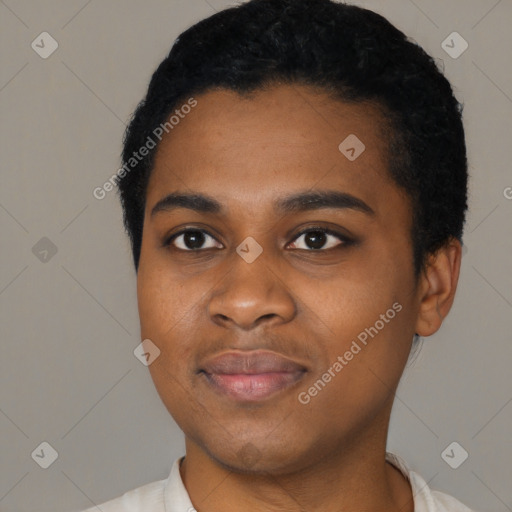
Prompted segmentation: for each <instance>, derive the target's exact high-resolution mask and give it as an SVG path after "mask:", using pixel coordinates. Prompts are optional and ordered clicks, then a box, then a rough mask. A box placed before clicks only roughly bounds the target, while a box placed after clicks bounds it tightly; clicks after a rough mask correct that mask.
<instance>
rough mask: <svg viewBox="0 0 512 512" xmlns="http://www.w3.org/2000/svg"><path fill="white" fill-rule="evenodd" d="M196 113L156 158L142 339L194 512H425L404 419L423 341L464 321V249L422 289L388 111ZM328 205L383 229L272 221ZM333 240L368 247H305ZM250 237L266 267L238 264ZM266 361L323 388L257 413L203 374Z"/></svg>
mask: <svg viewBox="0 0 512 512" xmlns="http://www.w3.org/2000/svg"><path fill="white" fill-rule="evenodd" d="M196 99H197V102H198V104H197V106H196V107H195V108H194V109H193V110H192V112H191V113H190V114H188V115H187V116H186V117H185V119H183V120H181V121H180V123H179V125H177V126H176V127H175V128H174V129H173V130H172V131H171V132H170V133H169V134H168V135H167V136H166V138H164V139H163V140H162V142H161V143H160V146H159V148H158V152H157V155H156V159H155V166H154V170H153V172H152V175H151V177H150V180H149V183H148V188H147V198H146V210H145V219H144V227H143V240H142V251H141V257H140V264H139V270H138V277H137V287H138V301H139V313H140V321H141V332H142V337H143V339H146V338H149V339H151V340H152V341H153V343H155V345H157V346H158V347H159V349H160V350H161V354H160V356H159V357H158V358H157V359H156V360H155V361H154V362H153V363H152V364H151V365H150V367H149V368H150V372H151V376H152V378H153V381H154V383H155V386H156V389H157V391H158V393H159V395H160V397H161V399H162V401H163V402H164V404H165V406H166V407H167V409H168V410H169V412H170V413H171V415H172V416H173V417H174V419H175V420H176V422H177V423H178V425H179V426H180V427H181V429H182V430H183V432H184V433H185V440H186V458H185V459H184V462H183V464H182V465H181V469H180V470H181V475H182V478H183V481H184V483H185V486H186V488H187V490H188V492H189V495H190V497H191V500H192V502H193V504H194V507H195V508H196V509H197V510H198V511H199V512H205V511H206V512H215V511H224V512H225V511H235V510H248V511H253V510H254V511H256V510H257V511H283V510H284V511H302V510H307V511H319V510H322V511H323V512H331V511H339V510H343V511H352V510H354V511H355V510H357V511H364V510H379V511H382V512H386V511H392V510H393V511H396V510H400V511H402V512H412V511H413V501H412V493H411V488H410V485H409V483H408V482H407V480H406V479H405V478H404V477H403V476H402V475H401V473H400V472H398V471H397V470H396V469H395V468H393V466H391V465H390V464H388V463H386V462H385V449H386V437H387V431H388V425H389V418H390V413H391V407H392V403H393V398H394V392H395V390H396V387H397V385H398V382H399V379H400V377H401V375H402V372H403V370H404V366H405V364H406V362H407V358H408V355H409V351H410V347H411V342H412V338H413V335H414V333H415V332H416V333H418V334H419V335H421V336H429V335H431V334H433V333H434V332H436V331H437V330H438V329H439V327H440V325H441V323H442V320H443V318H444V317H445V316H446V315H447V314H448V312H449V310H450V308H451V305H452V302H453V298H454V294H455V291H456V286H457V280H458V276H459V268H460V260H461V246H460V243H459V242H458V241H456V240H449V241H448V242H447V243H446V245H445V246H444V247H443V248H442V249H440V250H439V251H438V252H437V253H436V254H433V255H430V259H429V262H428V265H427V267H426V268H425V269H424V271H423V272H422V273H421V275H420V276H419V277H418V278H415V276H414V272H413V259H412V254H413V252H412V245H411V240H410V229H411V224H410V222H411V204H410V201H409V198H408V197H407V196H406V195H405V194H404V193H403V192H402V190H401V189H400V188H398V187H397V186H396V185H395V184H394V182H393V181H392V180H391V179H390V178H389V177H388V174H387V168H388V166H387V160H386V155H387V153H386V147H387V145H386V140H385V135H384V134H385V131H384V130H382V131H381V127H382V126H383V120H382V117H381V114H380V112H379V110H378V109H377V108H376V107H375V106H372V105H370V104H358V105H354V104H352V105H349V104H346V103H343V102H340V101H334V100H333V99H330V98H329V97H328V96H326V95H325V94H323V93H322V92H321V91H317V90H315V89H312V88H310V87H305V86H299V85H293V86H292V85H282V86H275V87H273V88H270V89H267V90H265V91H258V92H256V93H255V94H253V95H251V96H247V97H241V96H239V95H238V94H236V93H234V92H231V91H225V90H217V91H210V92H206V93H204V94H202V95H200V96H197V97H196ZM349 134H356V135H357V136H358V138H359V139H360V140H362V141H363V143H364V144H365V147H366V149H365V151H364V152H363V153H362V154H361V155H360V156H359V157H358V158H357V159H356V160H354V161H352V162H351V161H349V160H348V159H347V158H346V157H345V156H344V155H343V154H342V153H341V152H340V150H339V149H338V145H339V144H340V142H341V141H343V140H344V139H345V138H346V137H347V136H348V135H349ZM312 190H314V191H318V190H322V191H326V190H327V191H329V190H330V191H340V192H345V193H348V194H351V195H353V196H355V197H357V198H359V199H360V200H362V201H364V202H365V203H366V204H367V205H368V206H370V207H371V209H372V210H373V212H374V214H372V215H370V214H367V213H365V212H362V211H359V210H356V209H352V208H322V209H317V210H309V211H302V212H300V211H299V212H293V213H282V214H276V212H275V211H274V209H273V203H274V201H276V200H277V199H279V198H282V197H285V196H288V195H290V194H294V193H298V192H303V191H312ZM171 192H180V193H196V194H205V195H208V196H209V197H211V198H214V199H215V200H217V201H218V202H219V203H221V205H222V208H223V212H222V213H221V214H219V213H204V212H198V211H193V210H191V209H188V208H181V207H180V208H173V209H169V210H161V211H159V212H157V213H155V214H154V215H152V214H151V212H152V209H153V207H154V206H155V205H156V204H157V203H158V202H159V201H160V200H161V199H162V198H163V197H165V196H166V195H167V194H170V193H171ZM318 226H320V227H324V228H331V229H333V230H335V231H338V232H340V233H341V234H342V235H345V236H347V237H349V238H350V239H352V240H353V241H354V242H353V243H352V244H350V243H346V242H344V241H343V240H340V239H338V238H337V237H336V236H333V235H326V238H325V243H324V246H325V247H327V248H323V247H324V246H322V248H320V249H318V248H317V249H314V248H312V247H311V244H310V243H309V242H308V240H309V239H308V235H307V233H306V234H305V235H304V234H303V235H300V233H302V232H303V230H304V229H306V228H317V231H318ZM184 228H190V229H191V230H194V229H196V230H197V229H199V228H200V229H204V230H206V231H207V232H208V235H206V236H205V238H204V243H203V245H201V244H199V249H198V248H195V249H192V250H190V249H189V250H188V251H187V250H186V249H187V248H189V247H190V244H188V245H187V243H186V239H185V237H184V236H179V237H178V238H175V239H174V240H173V242H172V243H170V244H169V245H168V246H165V244H164V242H165V241H166V240H168V239H169V237H170V236H171V235H173V234H176V233H178V232H180V231H181V230H182V229H184ZM312 231H314V229H312ZM247 237H252V238H254V239H255V240H256V241H257V242H258V244H259V245H260V246H261V247H262V249H263V252H262V254H261V255H260V256H259V257H258V258H257V259H256V260H255V261H254V262H252V263H247V262H246V261H245V260H244V259H243V258H242V257H240V256H239V254H238V253H237V252H236V248H237V247H238V246H239V245H240V244H241V242H242V241H244V240H245V239H246V238H247ZM187 240H189V241H190V238H187ZM322 240H323V239H322ZM320 245H322V244H320ZM192 247H197V246H192ZM394 303H399V304H400V305H401V306H402V309H401V311H400V312H398V313H397V314H396V316H395V317H394V318H393V319H392V320H389V322H388V323H386V324H385V326H384V328H382V329H381V330H380V331H379V332H378V334H377V335H376V336H374V337H373V338H369V341H368V344H367V345H366V346H364V347H363V348H362V350H361V351H360V352H359V353H358V354H357V355H355V356H354V357H353V359H352V360H351V361H349V362H347V364H346V366H344V367H343V369H342V371H340V372H339V373H337V374H336V376H335V377H334V378H332V380H331V381H330V382H329V383H328V384H327V385H326V386H325V388H323V389H322V390H321V391H320V392H319V393H318V394H317V395H316V396H314V397H312V398H311V400H310V402H309V403H308V404H302V403H300V401H299V400H298V394H299V393H300V392H304V391H307V390H308V389H309V388H310V387H311V386H312V385H313V384H314V383H315V381H317V380H318V379H319V378H320V377H321V376H322V374H324V373H325V372H326V371H327V369H328V368H329V367H332V365H333V363H334V362H335V361H336V360H337V357H338V356H339V355H343V354H344V353H345V352H346V351H347V350H349V348H350V346H351V343H352V341H353V340H355V339H356V338H357V335H358V334H359V333H361V332H362V331H364V329H365V328H367V327H370V326H374V325H375V323H376V321H377V320H379V318H380V315H381V314H385V313H386V311H387V310H388V309H389V308H391V307H392V305H393V304H394ZM256 349H267V350H272V351H274V352H277V353H280V354H283V355H285V356H287V357H289V358H291V359H293V360H294V361H297V362H299V363H300V364H302V365H303V366H304V367H305V368H306V369H307V371H306V372H305V373H304V374H303V376H302V378H301V379H300V380H299V381H298V382H297V383H296V384H295V385H294V386H292V387H291V388H288V389H286V390H283V391H281V392H278V393H276V394H274V395H272V396H270V397H268V398H266V399H264V400H261V401H259V402H251V403H247V402H237V401H235V400H233V399H231V398H229V397H226V396H225V395H222V394H220V393H218V392H217V391H216V390H214V389H212V387H211V386H210V385H209V384H208V382H207V380H206V379H205V377H204V375H203V374H200V373H198V368H199V367H200V366H201V363H202V361H204V360H205V358H207V357H211V356H213V355H216V354H220V353H223V352H225V351H228V350H239V351H249V350H256Z"/></svg>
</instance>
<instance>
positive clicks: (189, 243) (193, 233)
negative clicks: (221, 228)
mask: <svg viewBox="0 0 512 512" xmlns="http://www.w3.org/2000/svg"><path fill="white" fill-rule="evenodd" d="M205 243H207V244H208V246H207V247H203V244H205ZM164 245H165V246H167V247H168V246H170V245H173V246H174V247H175V248H176V249H178V250H180V251H188V252H190V251H198V250H206V249H222V247H223V246H222V244H220V243H219V242H217V240H216V239H215V238H214V237H213V236H212V235H210V234H209V233H208V232H206V231H204V230H202V229H190V228H189V229H183V230H181V231H180V232H178V233H175V234H174V235H172V236H171V237H170V238H169V239H168V240H167V241H166V242H165V244H164Z"/></svg>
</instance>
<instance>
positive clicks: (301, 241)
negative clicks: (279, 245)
mask: <svg viewBox="0 0 512 512" xmlns="http://www.w3.org/2000/svg"><path fill="white" fill-rule="evenodd" d="M344 242H345V238H344V237H343V236H342V235H340V234H339V233H334V232H330V231H327V230H325V229H311V230H309V231H305V232H303V233H301V234H300V235H299V236H298V237H297V238H295V240H294V241H293V242H292V245H293V247H292V248H293V249H305V250H308V249H311V250H320V249H323V250H325V249H332V248H333V247H336V246H337V245H340V244H342V243H344Z"/></svg>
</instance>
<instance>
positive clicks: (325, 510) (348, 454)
mask: <svg viewBox="0 0 512 512" xmlns="http://www.w3.org/2000/svg"><path fill="white" fill-rule="evenodd" d="M388 422H389V418H384V420H383V425H382V424H381V425H376V427H377V428H375V429H373V432H366V433H365V434H364V435H357V436H353V438H352V439H350V442H346V443H344V444H342V445H340V446H339V447H338V449H333V450H332V452H331V455H330V456H329V457H328V458H324V459H323V460H321V461H320V462H317V463H315V464H314V465H310V466H307V465H304V464H302V465H300V468H299V469H297V471H295V472H287V473H286V474H270V473H265V472H258V473H251V474H247V473H239V472H235V471H232V470H230V469H229V468H227V467H225V466H223V465H222V464H221V463H220V462H219V461H217V460H215V458H214V457H212V456H211V455H208V454H207V453H206V452H205V450H203V449H202V448H201V447H199V446H198V445H197V444H196V443H195V442H193V441H192V440H191V439H189V438H186V454H187V455H186V457H185V459H184V460H183V463H182V465H181V468H180V472H181V476H182V479H183V482H184V484H185V487H186V488H187V491H188V493H189V496H190V498H191V500H192V502H193V504H194V507H195V508H196V510H197V511H198V512H231V511H235V510H246V511H248V512H252V511H258V512H260V511H262V512H278V511H280V512H282V511H286V512H299V511H300V512H303V511H304V510H307V511H310V512H316V511H322V512H339V511H341V510H343V511H344V512H350V511H361V510H379V512H388V511H389V512H391V511H396V510H400V512H413V510H414V505H413V498H412V492H411V487H410V484H409V483H408V482H407V480H406V479H405V477H404V476H403V475H402V473H401V472H400V471H399V470H398V469H396V468H395V467H393V466H392V465H391V464H389V463H386V461H385V454H386V450H385V443H386V437H387V425H388ZM383 426H384V429H383V428H382V427H383ZM382 434H384V435H382ZM298 467H299V466H298Z"/></svg>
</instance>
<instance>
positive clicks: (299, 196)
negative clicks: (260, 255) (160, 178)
mask: <svg viewBox="0 0 512 512" xmlns="http://www.w3.org/2000/svg"><path fill="white" fill-rule="evenodd" d="M273 206H274V210H275V212H276V213H279V214H290V213H298V212H303V211H309V210H319V209H322V208H337V209H350V210H356V211H359V212H362V213H365V214H367V215H372V216H374V215H375V212H374V210H373V209H372V208H371V207H370V206H368V205H367V204H366V203H365V202H364V201H363V200H362V199H359V198H358V197H355V196H353V195H351V194H348V193H346V192H339V191H336V190H325V191H323V190H320V191H314V192H311V191H305V192H298V193H296V194H293V195H290V196H287V197H284V198H280V199H278V200H276V201H275V202H274V205H273ZM176 208H186V209H189V210H193V211H196V212H199V213H212V214H216V215H219V214H222V213H224V211H225V210H224V208H223V206H222V204H221V203H219V202H218V201H217V200H216V199H214V198H212V197H210V196H207V195H204V194H197V193H179V192H174V193H172V194H168V195H167V196H165V197H164V198H162V199H160V201H158V203H156V205H155V206H154V207H153V209H152V210H151V215H150V216H151V217H153V216H154V215H155V214H156V213H158V212H168V211H172V210H174V209H176Z"/></svg>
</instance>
